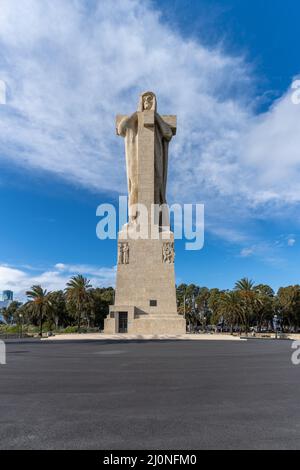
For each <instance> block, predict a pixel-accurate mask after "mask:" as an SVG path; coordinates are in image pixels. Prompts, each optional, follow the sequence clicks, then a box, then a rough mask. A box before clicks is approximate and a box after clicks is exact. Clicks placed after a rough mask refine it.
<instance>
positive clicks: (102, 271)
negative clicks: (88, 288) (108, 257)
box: [0, 263, 115, 299]
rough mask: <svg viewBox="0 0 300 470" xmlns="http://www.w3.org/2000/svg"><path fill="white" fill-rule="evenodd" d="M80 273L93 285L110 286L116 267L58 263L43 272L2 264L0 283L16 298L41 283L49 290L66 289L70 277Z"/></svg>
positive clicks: (22, 296) (112, 283)
mask: <svg viewBox="0 0 300 470" xmlns="http://www.w3.org/2000/svg"><path fill="white" fill-rule="evenodd" d="M79 273H80V274H83V275H85V276H86V277H88V279H90V281H91V284H92V285H93V287H108V286H111V285H114V283H115V268H106V267H102V268H99V267H96V266H90V265H79V266H72V265H68V264H64V263H58V264H56V265H55V266H53V267H49V269H47V270H45V271H42V272H40V271H39V270H38V269H35V268H33V267H29V268H27V269H25V268H22V269H20V268H18V267H15V266H8V265H5V264H2V265H0V285H1V288H2V290H6V289H9V290H12V291H14V294H15V297H16V298H18V299H24V298H25V292H26V291H27V290H28V289H29V288H30V287H31V286H32V285H35V284H37V285H41V286H42V287H43V288H44V289H47V290H48V291H52V290H60V289H64V288H65V287H66V283H67V282H68V280H69V279H70V277H71V276H73V275H76V274H79Z"/></svg>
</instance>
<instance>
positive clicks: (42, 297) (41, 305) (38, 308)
mask: <svg viewBox="0 0 300 470" xmlns="http://www.w3.org/2000/svg"><path fill="white" fill-rule="evenodd" d="M26 295H27V297H28V298H29V301H28V302H27V304H26V305H27V306H28V307H29V309H30V310H31V311H32V313H33V314H34V315H37V317H38V319H39V323H40V336H41V337H42V336H43V320H44V319H45V317H46V316H47V314H48V313H49V310H50V309H51V302H50V299H49V295H50V293H47V290H46V289H45V290H44V289H42V287H41V286H32V287H31V290H29V291H27V292H26Z"/></svg>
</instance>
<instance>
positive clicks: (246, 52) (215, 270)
mask: <svg viewBox="0 0 300 470" xmlns="http://www.w3.org/2000/svg"><path fill="white" fill-rule="evenodd" d="M299 14H300V5H299V2H298V1H297V0H286V1H285V2H282V1H280V0H277V1H276V0H272V1H271V0H269V1H268V0H265V1H261V0H252V1H250V0H249V1H248V0H240V1H238V0H235V1H234V0H223V1H220V0H201V1H200V0H199V1H197V2H195V1H189V0H186V1H178V0H177V1H176V0H175V1H172V2H171V1H167V0H160V1H159V2H158V1H152V2H145V1H143V2H139V1H136V0H122V1H117V2H115V7H113V4H112V2H110V1H96V0H94V1H84V0H81V1H79V0H64V1H61V0H52V1H50V0H44V2H43V5H42V6H41V2H40V1H39V0H22V1H18V0H2V1H1V2H0V46H1V48H0V80H3V81H4V82H5V83H6V88H7V93H6V96H7V101H6V104H5V105H4V104H2V105H0V166H1V173H0V195H1V207H0V210H1V220H2V224H1V231H0V247H1V252H0V290H1V289H6V288H12V289H13V290H14V291H15V292H16V293H17V295H18V296H19V297H22V295H23V292H24V290H26V288H27V287H29V286H30V285H31V284H33V283H41V284H42V285H43V286H45V287H47V288H48V289H57V288H62V287H64V283H65V282H66V280H67V279H68V277H69V276H70V275H72V274H74V273H77V272H83V273H84V274H85V275H87V276H88V277H89V278H90V279H92V282H93V284H94V285H99V286H100V285H110V284H113V283H114V277H115V264H116V243H115V242H114V241H109V240H107V241H100V240H98V239H97V238H96V232H95V230H96V224H97V218H96V208H97V206H98V204H100V203H103V202H112V203H113V202H115V201H116V200H117V197H118V195H119V194H125V193H126V178H125V162H124V148H123V142H122V140H121V139H119V138H117V137H116V136H115V132H114V116H115V114H117V113H127V112H131V111H134V110H135V108H136V105H137V97H138V94H139V93H140V92H141V91H143V90H145V89H152V90H153V91H155V92H156V93H157V96H158V106H159V108H158V109H159V112H161V113H162V114H163V113H174V114H177V116H178V134H177V136H176V138H175V139H174V141H173V142H172V144H171V147H170V177H169V191H168V194H169V202H190V203H196V202H201V203H204V204H205V213H206V220H205V221H206V230H205V245H204V248H203V250H201V251H199V252H195V251H189V252H188V251H185V250H184V243H183V242H177V244H176V276H177V282H194V283H197V284H199V285H207V286H208V287H220V288H231V287H232V286H233V285H234V282H235V281H236V280H237V279H239V278H241V277H244V276H248V277H250V278H252V279H254V280H255V281H256V282H259V283H260V282H265V283H268V284H270V285H271V286H272V287H274V288H275V289H276V288H278V286H280V285H289V284H293V283H298V282H299V250H300V248H299V202H300V190H299V177H300V165H299V163H300V155H299V148H300V132H299V126H300V124H299V123H300V105H295V104H293V102H292V100H291V94H292V90H291V84H292V82H293V81H294V80H295V79H296V78H297V76H299V74H300V63H299V57H298V56H299V55H298V54H297V42H298V41H297V40H298V29H299V25H298V18H299Z"/></svg>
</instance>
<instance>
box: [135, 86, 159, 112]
mask: <svg viewBox="0 0 300 470" xmlns="http://www.w3.org/2000/svg"><path fill="white" fill-rule="evenodd" d="M138 111H156V96H155V94H154V93H152V91H145V93H142V94H141V95H140V99H139V106H138Z"/></svg>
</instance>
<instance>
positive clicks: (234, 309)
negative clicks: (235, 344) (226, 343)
mask: <svg viewBox="0 0 300 470" xmlns="http://www.w3.org/2000/svg"><path fill="white" fill-rule="evenodd" d="M219 312H220V313H221V314H222V316H223V319H224V321H225V322H226V324H227V325H230V333H231V334H232V333H233V326H234V325H236V324H237V323H239V320H240V318H241V313H242V308H241V298H240V294H239V292H237V291H228V292H224V293H223V294H222V295H221V297H220V303H219Z"/></svg>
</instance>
